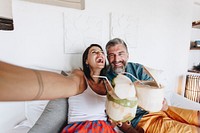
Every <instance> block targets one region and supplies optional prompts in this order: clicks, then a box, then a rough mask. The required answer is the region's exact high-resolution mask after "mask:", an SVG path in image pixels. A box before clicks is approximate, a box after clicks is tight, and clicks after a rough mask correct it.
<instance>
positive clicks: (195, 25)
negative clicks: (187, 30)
mask: <svg viewBox="0 0 200 133" xmlns="http://www.w3.org/2000/svg"><path fill="white" fill-rule="evenodd" d="M192 27H193V28H200V20H197V21H193V22H192Z"/></svg>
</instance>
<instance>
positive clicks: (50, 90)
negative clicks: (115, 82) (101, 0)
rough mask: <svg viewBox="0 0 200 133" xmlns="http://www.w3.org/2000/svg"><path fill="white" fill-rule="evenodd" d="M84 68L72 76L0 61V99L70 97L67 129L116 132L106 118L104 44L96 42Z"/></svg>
mask: <svg viewBox="0 0 200 133" xmlns="http://www.w3.org/2000/svg"><path fill="white" fill-rule="evenodd" d="M82 64H83V70H78V69H76V70H73V72H72V73H71V74H70V75H69V76H62V75H60V74H57V73H53V72H48V71H39V70H32V69H27V68H22V67H18V66H15V65H11V64H7V63H4V62H0V101H22V100H36V99H37V100H46V99H56V98H67V97H69V111H68V113H69V114H68V116H69V117H68V123H69V124H68V126H66V127H65V128H64V129H63V131H62V133H67V132H76V131H81V132H83V133H84V132H85V133H86V132H108V133H115V132H116V131H115V130H114V129H113V127H112V126H111V125H110V124H109V123H108V122H107V121H106V119H107V117H106V114H105V100H106V88H105V84H104V82H103V80H101V79H99V78H94V77H93V75H97V76H99V75H101V76H104V75H105V67H106V61H105V55H104V52H103V50H102V48H101V46H100V45H98V44H92V45H90V46H89V47H88V48H87V49H86V50H85V52H84V53H83V58H82Z"/></svg>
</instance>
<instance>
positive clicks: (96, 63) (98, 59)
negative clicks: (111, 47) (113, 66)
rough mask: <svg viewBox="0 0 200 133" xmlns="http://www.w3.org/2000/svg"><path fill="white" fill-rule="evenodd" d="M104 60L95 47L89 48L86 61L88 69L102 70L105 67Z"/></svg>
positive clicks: (101, 52) (98, 49)
mask: <svg viewBox="0 0 200 133" xmlns="http://www.w3.org/2000/svg"><path fill="white" fill-rule="evenodd" d="M105 62H106V58H105V54H104V52H103V51H102V50H101V49H100V48H99V47H97V46H93V47H91V48H90V50H89V52H88V58H87V60H86V64H88V65H89V66H90V68H93V69H94V68H96V69H98V68H99V69H102V68H104V66H105Z"/></svg>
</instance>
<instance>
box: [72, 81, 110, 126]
mask: <svg viewBox="0 0 200 133" xmlns="http://www.w3.org/2000/svg"><path fill="white" fill-rule="evenodd" d="M86 81H87V79H86ZM105 102H106V96H102V95H99V94H97V93H96V92H94V91H93V90H92V89H91V88H90V86H89V85H88V83H87V89H86V90H85V91H84V92H83V93H81V94H79V95H75V96H72V97H69V100H68V103H69V108H68V123H72V122H78V121H86V120H90V121H92V120H106V119H107V117H106V114H105Z"/></svg>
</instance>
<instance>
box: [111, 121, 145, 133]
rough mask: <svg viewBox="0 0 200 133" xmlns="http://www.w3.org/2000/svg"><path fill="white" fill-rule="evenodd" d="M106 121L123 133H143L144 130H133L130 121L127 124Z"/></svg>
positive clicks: (139, 128)
mask: <svg viewBox="0 0 200 133" xmlns="http://www.w3.org/2000/svg"><path fill="white" fill-rule="evenodd" d="M108 121H109V122H110V123H111V125H112V126H113V127H115V126H118V128H119V129H120V130H121V131H122V132H124V133H144V130H143V129H142V128H141V127H138V126H137V127H136V128H134V127H133V126H132V125H131V122H130V121H127V122H114V121H112V120H110V119H108Z"/></svg>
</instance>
